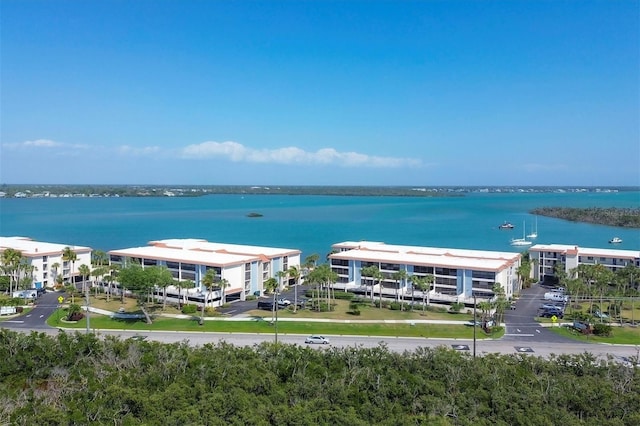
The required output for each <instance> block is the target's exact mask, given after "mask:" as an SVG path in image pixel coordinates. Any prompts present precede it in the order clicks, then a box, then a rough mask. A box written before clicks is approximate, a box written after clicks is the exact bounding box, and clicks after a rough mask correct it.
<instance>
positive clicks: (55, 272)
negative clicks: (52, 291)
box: [51, 262, 60, 283]
mask: <svg viewBox="0 0 640 426" xmlns="http://www.w3.org/2000/svg"><path fill="white" fill-rule="evenodd" d="M59 268H60V264H59V263H58V262H56V263H54V264H53V265H51V269H52V270H53V277H52V278H53V282H54V283H57V282H58V269H59Z"/></svg>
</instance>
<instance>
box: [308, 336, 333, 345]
mask: <svg viewBox="0 0 640 426" xmlns="http://www.w3.org/2000/svg"><path fill="white" fill-rule="evenodd" d="M304 342H305V343H320V344H323V345H328V344H329V343H330V342H329V339H327V338H326V337H324V336H309V337H307V338H306V339H304Z"/></svg>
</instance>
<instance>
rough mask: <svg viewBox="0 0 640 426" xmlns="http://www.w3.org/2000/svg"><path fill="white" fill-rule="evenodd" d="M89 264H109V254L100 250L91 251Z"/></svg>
mask: <svg viewBox="0 0 640 426" xmlns="http://www.w3.org/2000/svg"><path fill="white" fill-rule="evenodd" d="M91 264H92V265H94V266H107V265H108V264H109V256H108V255H107V253H105V252H104V251H102V250H95V251H93V252H91Z"/></svg>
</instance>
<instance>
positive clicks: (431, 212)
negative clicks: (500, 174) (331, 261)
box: [0, 192, 640, 256]
mask: <svg viewBox="0 0 640 426" xmlns="http://www.w3.org/2000/svg"><path fill="white" fill-rule="evenodd" d="M542 206H564V207H639V206H640V193H638V192H618V193H526V194H520V193H509V194H481V193H473V194H467V195H465V196H464V197H443V198H408V197H344V196H307V195H295V196H286V195H282V196H281V195H211V196H204V197H196V198H177V197H172V198H169V197H164V198H32V199H31V198H26V199H16V198H6V199H0V235H3V236H16V235H19V236H26V237H30V238H33V239H36V240H43V241H51V242H60V243H64V244H76V245H85V246H90V247H92V248H94V249H99V250H105V251H106V250H111V249H116V248H125V247H133V246H141V245H145V244H146V243H147V242H148V241H150V240H157V239H165V238H202V239H207V240H210V241H219V242H226V243H237V244H251V245H266V246H276V247H286V248H295V249H300V250H302V251H303V256H307V255H309V254H312V253H317V254H320V255H321V256H324V255H325V254H326V253H328V252H329V251H330V249H331V245H332V244H334V243H336V242H341V241H346V240H356V241H359V240H372V241H384V242H386V243H389V244H408V245H423V246H436V247H454V248H471V249H486V250H501V251H522V250H524V249H526V247H525V248H524V249H523V248H518V247H512V246H511V245H510V244H509V240H510V239H511V238H514V237H522V235H523V222H524V223H525V224H526V225H525V226H526V233H527V234H529V233H530V232H531V230H532V228H533V227H534V225H535V217H534V216H532V215H530V214H529V213H528V211H530V210H531V209H533V208H535V207H542ZM251 212H257V213H260V214H262V215H263V216H262V217H257V218H249V217H247V214H249V213H251ZM504 221H509V222H511V223H513V224H514V225H515V227H516V228H515V229H514V230H510V231H509V230H499V229H498V228H497V226H498V225H499V224H501V223H502V222H504ZM537 222H538V235H539V236H538V238H537V239H536V240H534V243H542V244H550V243H557V244H577V245H580V246H583V247H602V248H614V247H615V248H620V249H633V250H640V230H638V229H621V228H614V227H608V226H599V225H589V224H582V223H573V222H567V221H564V220H559V219H552V218H546V217H538V218H537ZM614 236H618V237H620V238H622V239H623V243H622V244H618V245H615V246H612V245H610V244H608V241H609V239H611V238H612V237H614Z"/></svg>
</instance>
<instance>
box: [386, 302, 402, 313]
mask: <svg viewBox="0 0 640 426" xmlns="http://www.w3.org/2000/svg"><path fill="white" fill-rule="evenodd" d="M389 309H391V310H392V311H399V310H400V309H402V305H401V304H400V302H391V303H389Z"/></svg>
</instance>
